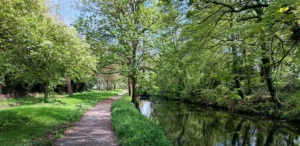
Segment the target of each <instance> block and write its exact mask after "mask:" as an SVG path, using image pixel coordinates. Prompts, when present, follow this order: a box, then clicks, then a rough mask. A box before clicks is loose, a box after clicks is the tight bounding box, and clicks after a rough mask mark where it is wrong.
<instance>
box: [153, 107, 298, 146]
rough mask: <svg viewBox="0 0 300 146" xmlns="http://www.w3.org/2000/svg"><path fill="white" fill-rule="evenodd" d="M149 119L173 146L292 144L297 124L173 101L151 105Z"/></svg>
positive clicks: (296, 142)
mask: <svg viewBox="0 0 300 146" xmlns="http://www.w3.org/2000/svg"><path fill="white" fill-rule="evenodd" d="M151 107H152V113H151V117H150V118H151V119H152V120H153V121H155V122H156V123H158V124H160V125H162V126H163V127H164V131H165V133H166V136H167V137H168V138H169V139H170V140H171V141H172V142H173V144H174V145H176V146H232V145H233V146H295V145H299V144H300V140H299V134H300V133H299V131H300V127H298V126H294V125H291V124H290V123H278V122H274V121H271V120H263V119H257V118H254V117H243V116H240V115H231V114H229V113H227V112H222V111H217V110H213V109H210V108H201V107H199V106H196V105H191V104H183V103H177V102H164V103H161V104H155V103H152V104H151Z"/></svg>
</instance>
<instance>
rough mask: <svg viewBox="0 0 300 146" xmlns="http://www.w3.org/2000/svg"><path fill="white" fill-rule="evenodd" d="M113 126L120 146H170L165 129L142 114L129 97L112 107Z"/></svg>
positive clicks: (118, 101) (123, 98)
mask: <svg viewBox="0 0 300 146" xmlns="http://www.w3.org/2000/svg"><path fill="white" fill-rule="evenodd" d="M112 126H113V128H114V130H115V132H116V135H117V137H118V143H119V145H120V146H169V145H171V143H170V142H169V141H168V140H167V139H166V137H165V135H164V133H163V129H162V128H161V127H160V126H158V125H157V124H156V123H155V122H153V121H151V120H150V119H147V118H146V117H145V116H143V115H142V114H140V113H139V112H138V110H137V109H135V107H134V105H133V104H132V103H131V102H130V98H129V97H128V96H126V97H122V98H121V99H119V100H117V101H116V102H114V103H113V105H112Z"/></svg>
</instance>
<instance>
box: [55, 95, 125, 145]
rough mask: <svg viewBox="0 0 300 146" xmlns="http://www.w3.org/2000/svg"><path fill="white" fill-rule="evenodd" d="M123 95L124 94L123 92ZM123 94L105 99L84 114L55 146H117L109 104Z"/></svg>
mask: <svg viewBox="0 0 300 146" xmlns="http://www.w3.org/2000/svg"><path fill="white" fill-rule="evenodd" d="M123 94H125V92H123ZM123 94H121V95H118V96H114V97H112V98H108V99H105V100H103V101H101V102H100V103H98V104H97V105H96V106H95V107H94V108H92V109H90V110H89V111H88V112H86V113H85V114H84V116H83V117H82V119H81V120H80V121H79V122H78V123H76V124H75V126H74V127H73V128H72V129H70V130H69V131H67V132H66V134H65V136H64V137H63V138H61V139H59V140H58V141H57V142H56V143H55V144H54V145H55V146H96V145H97V146H117V145H118V144H117V138H116V136H115V134H114V133H113V130H112V127H111V123H110V119H111V112H110V110H111V104H112V103H113V102H114V101H115V100H117V99H118V98H120V97H121V96H122V95H123Z"/></svg>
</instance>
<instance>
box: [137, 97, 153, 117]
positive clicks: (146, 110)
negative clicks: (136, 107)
mask: <svg viewBox="0 0 300 146" xmlns="http://www.w3.org/2000/svg"><path fill="white" fill-rule="evenodd" d="M140 105H142V107H140V110H141V113H142V114H143V115H145V116H146V117H147V118H150V115H151V110H152V109H151V102H150V101H147V100H143V101H141V104H140Z"/></svg>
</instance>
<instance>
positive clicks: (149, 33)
mask: <svg viewBox="0 0 300 146" xmlns="http://www.w3.org/2000/svg"><path fill="white" fill-rule="evenodd" d="M299 5H300V2H299V0H289V1H286V0H274V1H273V0H160V1H152V0H113V1H105V0H97V1H90V0H83V1H82V3H81V4H80V5H79V6H78V7H79V10H80V12H81V15H80V17H79V18H78V19H77V20H76V22H75V23H74V24H73V26H72V27H69V26H67V25H65V24H63V23H62V22H61V21H60V20H58V19H57V18H55V17H53V16H52V15H51V14H49V9H48V7H47V3H46V1H38V2H37V1H36V0H6V1H5V2H1V3H0V11H1V13H0V25H1V26H0V33H1V35H0V43H1V46H0V50H1V54H0V72H1V74H0V79H1V82H0V85H1V86H0V87H1V89H5V93H14V92H15V91H14V89H18V90H20V89H22V90H21V91H22V93H21V94H19V95H20V96H24V95H26V94H28V92H29V91H33V89H34V86H36V85H37V86H38V87H41V86H43V90H39V91H43V92H44V93H45V98H46V100H47V97H48V93H49V90H50V89H51V91H54V89H57V85H67V87H68V88H67V90H66V89H65V90H66V91H68V93H69V94H70V95H72V92H73V91H72V88H71V82H73V84H74V83H75V82H77V83H84V84H86V85H90V86H94V85H96V84H97V85H98V88H100V89H101V87H102V88H103V87H104V88H105V89H107V90H111V89H115V88H116V87H117V84H123V85H126V86H127V88H128V90H129V95H131V96H132V102H133V103H134V104H135V106H136V107H138V96H139V94H146V95H149V94H150V95H158V96H164V97H167V98H175V99H180V100H187V101H192V102H199V103H205V104H207V105H214V106H221V107H227V108H229V109H233V110H234V109H235V108H236V107H239V106H240V105H241V106H244V105H245V106H248V105H250V106H251V105H257V104H264V105H268V106H266V107H267V108H268V109H267V111H269V110H270V109H273V108H276V109H278V108H283V109H284V111H292V113H293V114H295V113H294V112H295V111H294V109H297V107H298V106H299V105H300V104H298V100H299V97H297V96H295V95H297V93H298V91H299V90H300V80H299V73H300V66H299V64H300V62H299V57H300V56H299V55H300V54H299V51H298V49H299V40H300V26H299V25H300V14H299V13H300V9H299ZM73 28H74V29H73ZM8 87H13V89H10V88H8ZM0 91H1V90H0ZM55 91H57V90H55ZM260 106H261V105H260ZM277 114H278V113H277ZM280 114H281V113H280Z"/></svg>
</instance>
